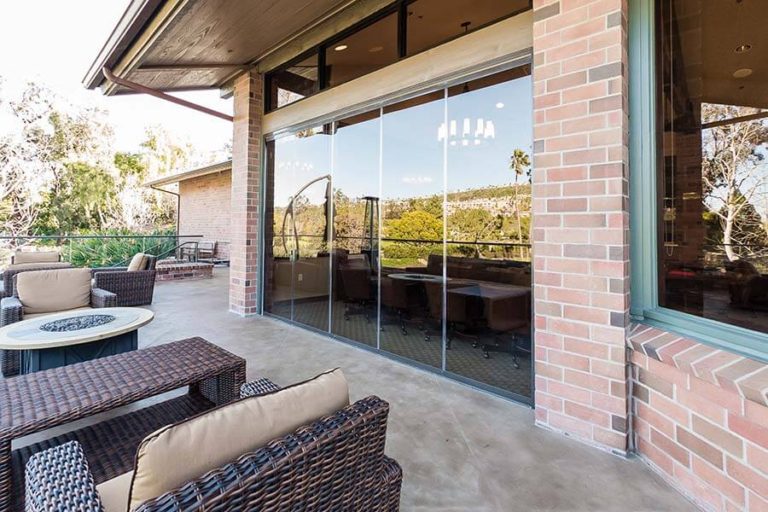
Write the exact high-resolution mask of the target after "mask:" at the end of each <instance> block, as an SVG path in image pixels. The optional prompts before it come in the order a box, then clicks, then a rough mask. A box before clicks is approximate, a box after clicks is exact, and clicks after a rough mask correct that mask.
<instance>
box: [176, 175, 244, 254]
mask: <svg viewBox="0 0 768 512" xmlns="http://www.w3.org/2000/svg"><path fill="white" fill-rule="evenodd" d="M179 194H180V195H181V199H180V212H181V213H180V215H179V232H180V233H181V234H186V235H203V239H204V240H215V241H216V242H217V243H216V256H217V257H219V258H222V259H228V258H229V243H230V235H229V234H230V230H231V229H232V226H231V218H230V217H231V204H230V203H231V201H232V173H231V172H230V171H225V172H221V173H216V174H208V175H206V176H200V177H199V178H193V179H191V180H184V181H182V182H179ZM198 240H199V239H198Z"/></svg>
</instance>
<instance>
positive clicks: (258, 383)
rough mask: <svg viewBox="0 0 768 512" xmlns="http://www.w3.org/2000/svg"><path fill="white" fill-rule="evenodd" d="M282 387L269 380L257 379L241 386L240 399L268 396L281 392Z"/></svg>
mask: <svg viewBox="0 0 768 512" xmlns="http://www.w3.org/2000/svg"><path fill="white" fill-rule="evenodd" d="M279 390H280V386H278V385H277V384H275V383H274V382H272V381H271V380H269V379H256V380H252V381H250V382H246V383H245V384H243V385H242V386H240V398H245V397H248V396H258V395H266V394H268V393H272V392H274V391H279Z"/></svg>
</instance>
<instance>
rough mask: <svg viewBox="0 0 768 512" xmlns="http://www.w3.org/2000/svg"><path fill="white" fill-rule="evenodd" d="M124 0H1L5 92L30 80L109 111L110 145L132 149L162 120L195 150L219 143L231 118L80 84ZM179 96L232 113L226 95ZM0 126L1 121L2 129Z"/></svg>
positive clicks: (228, 132)
mask: <svg viewBox="0 0 768 512" xmlns="http://www.w3.org/2000/svg"><path fill="white" fill-rule="evenodd" d="M127 6H128V0H22V1H6V0H3V1H1V2H0V79H2V84H1V85H0V87H2V89H0V90H2V93H3V95H4V96H9V95H11V96H15V95H16V94H17V93H19V92H20V91H21V90H23V87H24V85H25V84H26V83H27V82H28V81H30V80H34V81H36V82H39V83H41V84H43V85H46V86H47V87H48V88H50V89H52V90H53V91H54V92H56V93H57V94H59V95H61V96H62V97H64V98H66V99H67V100H68V101H70V102H72V103H75V104H79V105H84V106H88V105H95V106H98V107H100V108H102V109H105V110H107V111H108V112H109V121H110V123H111V124H112V126H113V127H114V130H115V147H116V149H118V150H120V151H135V150H137V149H138V148H139V144H140V143H141V141H142V140H143V136H144V131H145V128H146V127H147V126H151V125H160V126H163V127H164V128H165V129H166V130H167V131H168V132H170V133H171V135H172V136H173V137H174V139H175V140H179V141H181V142H187V141H188V142H191V143H192V144H193V145H194V146H195V148H196V149H197V150H198V151H199V152H201V153H208V152H210V151H217V150H220V149H221V148H222V147H223V146H224V145H225V144H227V143H228V142H230V141H231V139H232V125H231V123H229V122H228V121H224V120H220V119H217V118H215V117H212V116H208V115H206V114H202V113H199V112H196V111H193V110H190V109H187V108H185V107H181V106H178V105H174V104H173V103H170V102H166V101H163V100H160V99H157V98H153V97H150V96H145V95H129V96H121V97H114V96H113V97H106V96H103V95H102V94H101V93H100V92H99V91H89V90H87V89H85V87H84V86H83V85H82V79H83V76H85V73H86V71H87V70H88V68H89V67H90V65H91V63H92V62H93V60H94V59H95V58H96V55H97V54H98V52H99V50H100V49H101V48H102V46H103V45H104V42H105V41H106V40H107V38H108V37H109V35H110V33H111V32H112V29H113V28H114V27H115V25H116V24H117V22H118V20H119V19H120V16H121V15H122V13H123V11H124V10H125V8H126V7H127ZM178 96H180V97H182V98H184V99H187V100H190V101H193V102H195V103H200V104H202V105H205V106H207V107H210V108H213V109H216V110H219V111H222V112H226V113H231V112H232V100H231V99H229V100H222V99H220V98H219V93H218V91H199V92H189V93H183V94H178ZM1 128H2V127H0V129H1Z"/></svg>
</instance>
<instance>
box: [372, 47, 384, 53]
mask: <svg viewBox="0 0 768 512" xmlns="http://www.w3.org/2000/svg"><path fill="white" fill-rule="evenodd" d="M383 49H384V47H383V46H374V47H372V48H369V49H368V51H369V52H370V53H378V52H380V51H381V50H383Z"/></svg>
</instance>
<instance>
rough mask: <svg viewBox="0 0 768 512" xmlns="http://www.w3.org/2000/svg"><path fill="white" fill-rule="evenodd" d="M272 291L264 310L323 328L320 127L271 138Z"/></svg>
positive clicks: (324, 219) (325, 268)
mask: <svg viewBox="0 0 768 512" xmlns="http://www.w3.org/2000/svg"><path fill="white" fill-rule="evenodd" d="M273 147H274V159H273V162H272V163H271V166H272V168H273V169H274V176H275V181H274V184H273V196H272V197H273V199H272V201H273V204H274V206H273V207H272V212H273V223H272V226H273V235H272V237H271V238H272V251H273V257H272V268H271V269H270V272H271V275H272V276H273V278H272V283H271V286H270V289H271V290H272V291H273V295H272V298H271V300H268V301H267V303H268V304H269V307H270V308H271V309H267V311H269V312H273V313H275V314H280V315H281V316H290V315H289V314H287V313H286V310H290V306H291V305H292V315H293V316H292V318H293V320H294V321H296V322H300V323H303V324H306V325H309V326H312V327H315V328H317V329H322V330H327V329H328V310H329V288H330V257H329V254H328V235H329V231H330V230H329V226H328V219H329V218H330V216H329V214H328V212H329V208H330V201H329V195H330V169H331V137H330V136H329V135H328V134H327V129H326V128H325V127H318V128H312V129H307V130H302V131H300V132H296V133H294V134H292V135H290V136H287V137H282V138H280V139H277V140H276V141H275V142H274V143H273Z"/></svg>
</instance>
